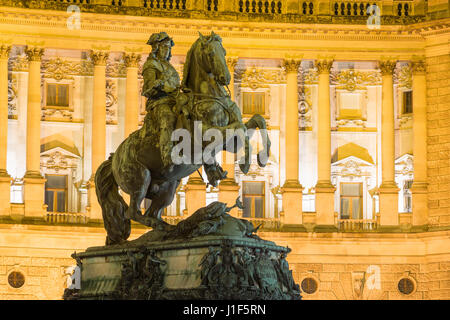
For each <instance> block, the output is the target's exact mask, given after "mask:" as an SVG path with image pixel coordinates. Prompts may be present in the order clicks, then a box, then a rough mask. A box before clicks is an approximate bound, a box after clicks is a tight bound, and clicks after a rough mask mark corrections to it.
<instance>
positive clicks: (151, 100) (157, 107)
mask: <svg viewBox="0 0 450 320" xmlns="http://www.w3.org/2000/svg"><path fill="white" fill-rule="evenodd" d="M147 44H149V45H151V46H152V52H151V53H150V55H149V56H148V58H147V61H146V62H145V64H144V67H143V70H142V75H143V78H144V86H143V89H142V95H143V96H145V97H147V98H148V100H147V105H146V110H147V112H152V113H153V118H154V119H155V121H158V122H159V128H160V132H161V133H160V138H159V149H160V152H161V159H162V162H163V165H164V169H169V168H170V167H171V166H172V159H171V150H172V144H173V142H172V141H171V139H170V137H171V134H172V131H173V130H174V129H175V124H176V121H177V117H176V115H175V114H174V112H173V111H172V107H173V106H174V105H175V104H176V97H177V95H178V92H179V87H180V77H179V76H178V72H177V71H176V70H175V68H174V67H173V66H172V65H171V64H170V62H169V61H170V58H171V57H172V54H171V48H172V47H173V46H174V42H173V40H172V38H170V37H169V35H168V34H167V33H165V32H160V33H154V34H152V35H151V36H150V39H149V40H148V42H147Z"/></svg>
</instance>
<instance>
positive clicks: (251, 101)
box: [242, 92, 266, 115]
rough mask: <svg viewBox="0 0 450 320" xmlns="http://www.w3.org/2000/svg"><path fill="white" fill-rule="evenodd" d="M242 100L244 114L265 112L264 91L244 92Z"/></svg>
mask: <svg viewBox="0 0 450 320" xmlns="http://www.w3.org/2000/svg"><path fill="white" fill-rule="evenodd" d="M242 102H243V111H244V112H243V113H244V114H261V115H264V114H265V109H266V108H265V93H264V92H244V93H243V95H242Z"/></svg>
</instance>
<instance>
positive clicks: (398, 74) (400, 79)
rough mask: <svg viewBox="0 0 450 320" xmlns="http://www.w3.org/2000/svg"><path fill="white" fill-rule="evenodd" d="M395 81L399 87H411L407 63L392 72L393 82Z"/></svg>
mask: <svg viewBox="0 0 450 320" xmlns="http://www.w3.org/2000/svg"><path fill="white" fill-rule="evenodd" d="M395 82H397V83H398V86H399V88H406V89H411V88H412V69H411V67H410V66H409V65H405V66H402V67H400V68H396V69H395V72H394V83H395Z"/></svg>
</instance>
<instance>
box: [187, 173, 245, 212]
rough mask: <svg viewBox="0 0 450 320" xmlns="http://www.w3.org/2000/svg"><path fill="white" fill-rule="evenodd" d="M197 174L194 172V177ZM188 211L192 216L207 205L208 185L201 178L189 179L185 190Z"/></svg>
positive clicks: (192, 177)
mask: <svg viewBox="0 0 450 320" xmlns="http://www.w3.org/2000/svg"><path fill="white" fill-rule="evenodd" d="M196 174H197V173H196V172H194V173H193V175H196ZM185 196H186V210H187V214H188V215H191V214H193V213H194V212H195V211H197V210H198V209H200V208H201V207H204V206H205V204H206V184H205V183H204V182H203V180H202V179H200V177H194V176H191V177H189V180H188V183H187V184H186V188H185ZM235 200H236V199H235Z"/></svg>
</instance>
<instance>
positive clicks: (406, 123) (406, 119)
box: [398, 115, 413, 129]
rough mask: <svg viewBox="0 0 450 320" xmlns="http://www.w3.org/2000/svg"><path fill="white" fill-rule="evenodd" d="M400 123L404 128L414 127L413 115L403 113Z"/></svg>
mask: <svg viewBox="0 0 450 320" xmlns="http://www.w3.org/2000/svg"><path fill="white" fill-rule="evenodd" d="M398 123H399V126H400V128H402V129H410V128H412V124H413V117H412V116H407V115H403V116H402V117H401V118H400V120H399V122H398Z"/></svg>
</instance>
